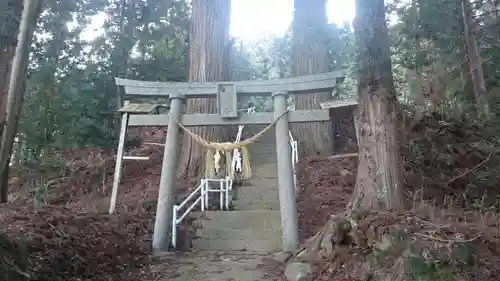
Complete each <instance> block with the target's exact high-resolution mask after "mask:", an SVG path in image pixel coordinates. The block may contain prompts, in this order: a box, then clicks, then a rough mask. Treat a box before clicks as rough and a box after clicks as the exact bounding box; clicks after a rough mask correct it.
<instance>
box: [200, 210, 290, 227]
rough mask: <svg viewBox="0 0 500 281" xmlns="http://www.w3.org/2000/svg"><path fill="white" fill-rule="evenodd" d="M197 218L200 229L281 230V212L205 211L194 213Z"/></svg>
mask: <svg viewBox="0 0 500 281" xmlns="http://www.w3.org/2000/svg"><path fill="white" fill-rule="evenodd" d="M193 216H197V217H198V218H197V219H196V226H197V227H198V228H200V227H201V228H231V229H247V228H250V229H251V228H261V229H270V230H279V229H280V228H281V219H280V212H277V211H266V210H257V211H205V214H204V215H203V214H201V213H193Z"/></svg>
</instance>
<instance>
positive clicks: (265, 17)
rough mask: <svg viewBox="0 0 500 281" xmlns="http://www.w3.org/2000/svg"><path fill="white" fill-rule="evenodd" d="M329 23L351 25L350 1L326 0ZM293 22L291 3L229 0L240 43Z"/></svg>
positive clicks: (94, 31)
mask: <svg viewBox="0 0 500 281" xmlns="http://www.w3.org/2000/svg"><path fill="white" fill-rule="evenodd" d="M327 13H328V18H329V20H330V22H333V23H336V24H338V25H343V24H344V23H349V24H350V23H351V22H352V19H353V18H354V0H328V5H327ZM105 19H106V16H105V15H104V14H100V15H97V16H95V17H94V18H93V20H92V24H91V26H90V27H89V28H87V29H86V30H85V31H84V34H83V35H82V37H83V39H86V40H92V39H94V38H96V37H97V36H99V35H101V34H102V32H103V31H102V29H101V27H102V25H103V23H104V21H105ZM292 19H293V0H232V1H231V30H230V32H231V35H232V36H234V37H237V38H239V39H242V40H244V41H257V40H259V39H262V38H265V37H270V36H281V35H284V34H285V32H286V30H287V29H288V27H289V26H290V24H291V22H292Z"/></svg>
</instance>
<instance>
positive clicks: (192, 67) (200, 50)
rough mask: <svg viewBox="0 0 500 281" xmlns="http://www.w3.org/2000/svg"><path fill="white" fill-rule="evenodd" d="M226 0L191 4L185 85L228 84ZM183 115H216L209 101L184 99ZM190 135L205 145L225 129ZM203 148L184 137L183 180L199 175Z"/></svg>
mask: <svg viewBox="0 0 500 281" xmlns="http://www.w3.org/2000/svg"><path fill="white" fill-rule="evenodd" d="M230 8H231V6H230V0H193V1H192V19H191V30H190V35H189V37H190V38H189V45H190V46H189V81H191V82H213V81H226V80H229V77H228V76H229V75H228V74H229V73H228V69H227V66H228V60H229V50H230V48H231V44H230V40H229V19H230ZM186 112H187V113H217V101H216V99H213V98H210V99H208V98H197V99H188V100H187V102H186ZM191 130H192V132H194V133H195V134H198V135H200V136H202V137H203V138H205V139H206V140H209V141H218V140H223V139H224V137H225V135H224V133H225V131H226V130H225V129H224V128H223V127H220V126H213V127H194V128H191ZM204 157H205V148H203V147H202V146H201V145H200V144H198V143H197V142H195V141H194V140H193V139H192V138H191V137H189V136H186V135H184V136H183V141H182V149H181V155H180V161H179V166H178V169H179V170H178V173H179V174H180V175H182V176H185V177H195V176H198V175H199V174H200V173H201V172H202V171H203V163H204Z"/></svg>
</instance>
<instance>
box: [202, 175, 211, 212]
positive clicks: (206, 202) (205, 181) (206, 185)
mask: <svg viewBox="0 0 500 281" xmlns="http://www.w3.org/2000/svg"><path fill="white" fill-rule="evenodd" d="M203 185H204V186H205V187H204V188H205V208H206V209H207V210H208V209H209V208H210V205H208V185H209V182H208V181H207V179H204V180H203ZM202 200H203V199H202Z"/></svg>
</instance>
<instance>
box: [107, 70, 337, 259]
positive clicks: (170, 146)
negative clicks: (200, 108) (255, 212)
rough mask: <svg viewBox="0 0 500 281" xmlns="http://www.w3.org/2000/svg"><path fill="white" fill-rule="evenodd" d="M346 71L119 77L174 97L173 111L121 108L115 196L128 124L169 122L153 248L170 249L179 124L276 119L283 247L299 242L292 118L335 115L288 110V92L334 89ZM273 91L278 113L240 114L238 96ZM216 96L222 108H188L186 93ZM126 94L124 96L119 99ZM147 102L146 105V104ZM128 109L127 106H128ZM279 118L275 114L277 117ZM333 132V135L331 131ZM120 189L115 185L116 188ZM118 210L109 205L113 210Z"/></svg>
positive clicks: (144, 92) (133, 90)
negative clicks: (222, 78) (253, 77)
mask: <svg viewBox="0 0 500 281" xmlns="http://www.w3.org/2000/svg"><path fill="white" fill-rule="evenodd" d="M343 78H344V74H343V72H342V71H334V72H329V73H323V74H319V75H310V76H302V77H295V78H286V79H276V80H257V81H235V82H213V83H185V82H181V83H170V82H147V81H135V80H129V79H122V78H116V84H117V86H122V87H124V90H125V96H126V97H127V96H128V97H145V98H146V97H157V98H168V99H169V100H170V112H169V114H168V115H167V114H137V115H130V114H129V113H130V112H127V111H126V110H122V112H123V116H122V126H121V132H120V142H119V146H118V152H117V163H116V167H117V168H116V170H115V182H114V185H113V198H115V200H116V192H117V190H118V184H119V178H120V169H121V161H122V159H123V150H124V149H123V142H124V138H125V130H126V128H127V127H128V126H136V127H137V126H141V127H142V126H168V130H167V137H166V140H165V150H164V156H163V164H162V170H161V178H160V190H159V195H158V205H157V211H156V219H155V226H154V234H153V252H155V253H161V252H165V251H168V249H169V246H170V239H169V233H170V232H169V228H170V227H171V226H170V224H171V218H172V213H173V205H174V180H175V172H176V165H177V161H178V157H179V151H180V144H179V137H180V132H179V126H178V124H182V125H183V126H186V127H187V126H217V125H247V124H266V125H267V124H270V123H273V122H275V121H276V125H275V126H276V127H275V130H276V147H277V163H278V186H279V200H280V212H281V225H282V230H283V231H282V233H283V238H282V239H283V248H284V250H286V251H287V250H294V249H295V248H296V247H297V246H298V242H299V238H298V222H297V208H296V198H295V186H294V177H293V167H292V151H291V149H289V123H290V122H291V123H299V122H322V121H329V120H331V117H330V110H329V109H308V110H294V111H289V112H288V110H287V103H286V96H287V95H288V94H305V93H314V92H322V91H329V92H331V91H332V90H333V89H334V88H335V86H336V84H337V83H338V82H339V83H340V82H341V81H342V79H343ZM239 95H241V96H244V95H246V96H255V95H260V96H269V95H270V96H271V97H272V98H273V100H274V113H268V112H257V113H255V114H252V115H241V116H240V115H239V114H238V108H237V104H238V102H237V101H238V96H239ZM197 97H204V98H207V97H214V98H217V101H218V103H217V105H218V114H184V113H183V108H184V107H183V100H184V99H186V98H197ZM120 100H121V99H120ZM143 107H144V108H143ZM143 107H140V110H132V111H131V112H134V113H144V112H153V111H154V109H155V108H153V107H154V106H152V107H151V106H147V105H145V106H143ZM124 111H125V112H124ZM280 116H282V117H281V118H279V120H276V119H277V118H278V117H280ZM332 137H333V136H332ZM115 190H116V191H115ZM112 211H113V210H111V209H110V212H112Z"/></svg>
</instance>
